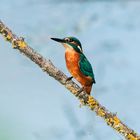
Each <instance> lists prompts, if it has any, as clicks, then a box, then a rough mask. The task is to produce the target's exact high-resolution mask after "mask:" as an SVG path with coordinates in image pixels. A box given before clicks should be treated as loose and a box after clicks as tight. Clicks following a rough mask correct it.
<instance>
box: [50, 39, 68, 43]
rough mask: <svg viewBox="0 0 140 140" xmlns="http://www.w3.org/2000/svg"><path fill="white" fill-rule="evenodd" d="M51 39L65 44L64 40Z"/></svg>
mask: <svg viewBox="0 0 140 140" xmlns="http://www.w3.org/2000/svg"><path fill="white" fill-rule="evenodd" d="M51 39H52V40H54V41H57V42H60V43H65V40H64V39H59V38H51Z"/></svg>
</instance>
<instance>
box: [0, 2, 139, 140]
mask: <svg viewBox="0 0 140 140" xmlns="http://www.w3.org/2000/svg"><path fill="white" fill-rule="evenodd" d="M0 5H1V8H0V19H1V20H2V21H3V22H4V23H5V24H6V25H8V26H9V27H10V28H11V29H12V30H13V31H14V32H15V33H16V34H17V35H18V36H23V37H25V40H26V41H27V42H28V44H29V45H30V46H31V47H33V48H34V49H35V50H37V51H38V52H39V53H41V54H42V55H43V56H44V57H46V58H48V59H51V61H52V62H53V63H54V64H55V65H56V66H57V67H58V68H59V69H61V70H62V71H63V72H65V73H66V74H67V75H69V73H68V71H67V69H66V67H65V60H64V49H63V47H62V46H61V45H60V44H57V43H56V42H53V41H52V40H50V37H62V38H63V37H65V36H76V37H77V38H79V39H80V40H81V43H82V45H83V50H84V52H85V54H86V56H87V57H88V59H89V60H90V62H91V64H92V66H93V69H94V73H95V76H96V77H95V78H96V82H97V84H96V85H94V87H93V90H92V95H93V96H94V97H95V98H96V99H98V100H99V101H100V103H101V104H103V105H104V106H106V107H107V108H108V109H109V110H110V111H112V112H114V113H115V112H117V114H118V116H119V117H120V118H121V120H122V121H123V122H124V123H126V124H127V125H128V126H130V127H131V128H133V129H134V130H136V131H137V132H140V119H139V115H140V109H139V105H140V103H139V98H140V94H139V91H140V78H139V77H140V76H139V71H140V61H139V60H140V55H139V54H140V47H139V44H140V39H139V36H140V17H139V15H140V2H118V3H117V2H91V1H89V2H82V1H77V2H75V1H73V2H64V1H63V2H60V1H58V0H56V1H47V0H23V1H18V0H12V1H9V0H1V4H0ZM0 65H1V68H0V124H1V125H0V139H1V140H46V139H50V140H58V139H60V140H66V139H67V140H71V139H72V140H85V139H86V140H93V139H94V140H103V139H108V140H112V139H113V140H120V139H121V136H120V135H119V134H117V133H116V132H114V131H113V130H112V129H111V128H110V127H108V126H106V124H105V123H104V121H103V120H102V119H100V118H98V117H97V116H96V115H95V114H94V113H93V112H91V111H89V109H88V108H86V107H83V108H79V102H78V101H77V99H75V98H74V96H73V95H71V94H70V93H69V91H68V90H66V89H65V88H64V87H63V86H61V85H60V84H59V83H58V82H57V81H55V80H54V79H52V78H51V77H49V76H48V75H46V74H45V73H43V72H42V71H41V70H40V69H39V68H38V66H36V65H35V64H34V63H32V62H31V61H30V60H28V59H27V58H26V57H24V56H23V55H21V54H20V53H19V52H17V51H15V50H13V49H11V45H10V44H9V43H7V42H5V41H4V40H3V38H2V37H0ZM56 89H57V90H56Z"/></svg>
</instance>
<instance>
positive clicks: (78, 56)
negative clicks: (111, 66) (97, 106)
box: [51, 37, 96, 95]
mask: <svg viewBox="0 0 140 140" xmlns="http://www.w3.org/2000/svg"><path fill="white" fill-rule="evenodd" d="M51 39H52V40H54V41H56V42H59V43H61V44H62V45H63V46H64V48H65V61H66V66H67V69H68V71H69V72H70V74H71V75H72V76H71V77H69V78H67V80H66V81H68V80H71V79H72V78H74V79H76V80H77V81H78V82H79V83H80V84H81V86H82V88H81V89H80V91H79V92H78V93H80V92H82V91H85V92H86V93H87V94H88V95H90V94H91V89H92V85H93V84H95V83H96V81H95V76H94V73H93V69H92V66H91V64H90V62H89V61H88V59H87V58H86V56H85V55H84V53H83V49H82V45H81V42H80V41H79V40H78V39H77V38H76V37H65V38H63V39H60V38H51Z"/></svg>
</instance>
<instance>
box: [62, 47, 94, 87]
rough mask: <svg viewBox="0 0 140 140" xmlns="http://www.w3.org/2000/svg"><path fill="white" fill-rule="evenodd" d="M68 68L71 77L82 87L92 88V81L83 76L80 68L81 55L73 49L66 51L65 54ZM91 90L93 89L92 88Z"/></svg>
mask: <svg viewBox="0 0 140 140" xmlns="http://www.w3.org/2000/svg"><path fill="white" fill-rule="evenodd" d="M65 60H66V66H67V68H68V70H69V72H70V73H71V75H72V76H73V77H74V78H75V79H76V80H77V81H78V82H79V83H81V85H82V86H84V87H86V86H90V87H91V86H92V79H91V78H90V77H88V76H85V75H83V74H82V72H81V71H80V68H79V60H80V56H79V53H77V52H75V51H74V50H73V49H66V52H65ZM90 89H91V88H90Z"/></svg>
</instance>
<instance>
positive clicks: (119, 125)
mask: <svg viewBox="0 0 140 140" xmlns="http://www.w3.org/2000/svg"><path fill="white" fill-rule="evenodd" d="M0 34H2V35H3V37H4V38H5V40H6V41H8V42H10V43H11V44H12V46H13V48H14V49H17V50H19V51H20V52H21V53H22V54H24V55H25V56H26V57H28V58H29V59H30V60H32V61H33V62H35V63H36V64H37V65H38V66H39V67H40V68H41V69H42V70H43V71H44V72H46V73H47V74H49V75H50V76H51V77H53V78H54V79H56V80H57V81H58V82H59V83H61V84H62V85H63V86H65V87H66V88H67V89H68V90H69V91H70V92H71V93H72V94H73V95H75V96H76V97H77V98H78V99H79V100H80V102H81V103H84V105H86V106H88V107H89V108H90V109H91V110H92V111H95V112H96V114H97V116H100V117H102V118H103V119H104V120H105V122H106V123H107V125H109V126H111V127H112V128H113V129H115V130H116V131H117V132H118V133H120V134H122V135H123V136H124V137H125V138H126V139H127V140H140V136H139V135H138V134H137V133H136V132H135V131H134V130H132V129H131V128H129V127H128V126H126V125H125V124H124V123H123V122H122V121H121V120H120V119H119V118H118V117H117V115H116V114H114V113H111V112H109V111H108V110H107V109H106V108H105V107H104V106H102V105H101V104H100V103H99V102H98V101H97V100H96V99H94V98H93V97H92V96H90V95H88V94H86V93H85V92H84V91H83V92H81V93H80V94H77V92H78V91H79V90H80V87H79V86H78V85H77V84H76V83H75V82H73V81H69V82H66V79H67V76H66V75H65V74H64V73H63V72H61V71H60V70H59V69H58V68H56V67H55V66H54V65H53V63H52V62H51V61H50V60H47V59H45V58H44V57H43V56H41V55H40V54H39V53H37V52H36V51H35V50H33V49H32V48H31V47H29V46H28V45H27V43H26V42H25V41H24V39H23V38H19V37H17V36H16V35H15V34H13V33H12V31H11V30H10V29H9V28H8V27H6V26H5V25H4V24H3V23H2V22H1V21H0Z"/></svg>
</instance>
